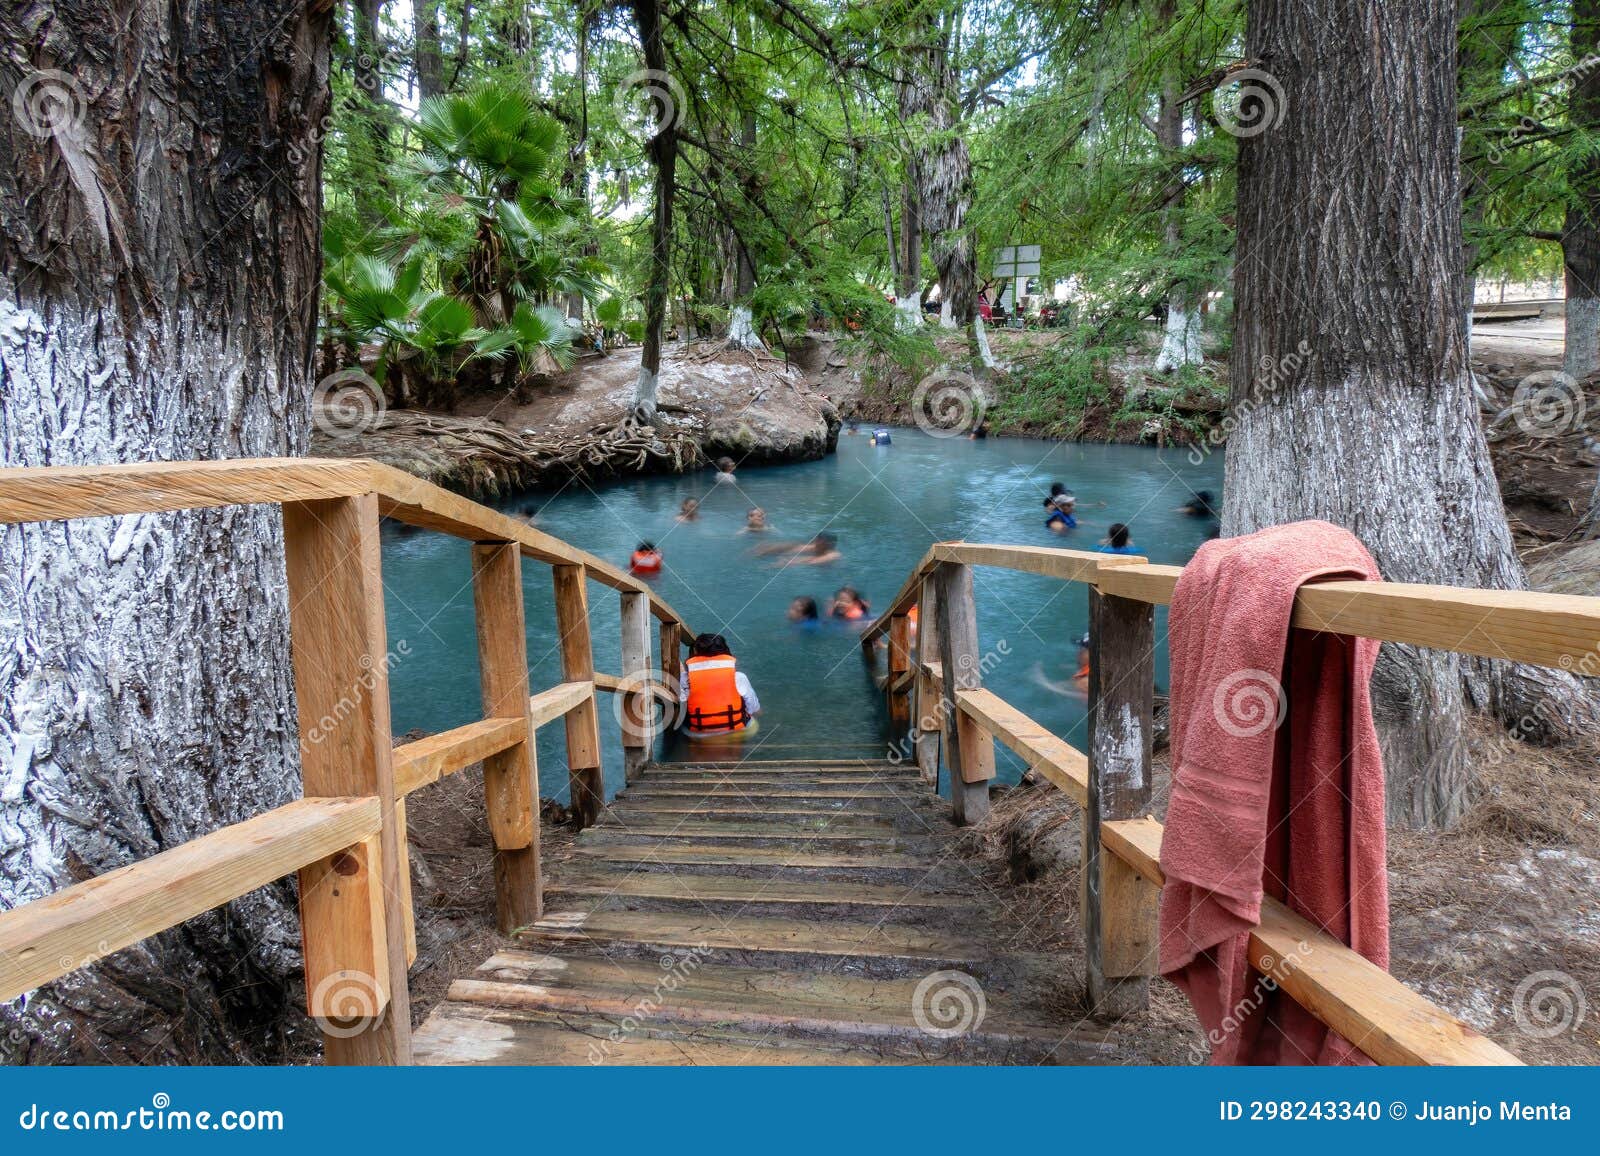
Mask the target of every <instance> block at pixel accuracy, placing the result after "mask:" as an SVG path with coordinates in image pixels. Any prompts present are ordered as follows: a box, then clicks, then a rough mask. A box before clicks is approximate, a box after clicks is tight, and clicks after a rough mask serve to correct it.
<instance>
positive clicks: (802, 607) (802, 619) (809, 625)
mask: <svg viewBox="0 0 1600 1156" xmlns="http://www.w3.org/2000/svg"><path fill="white" fill-rule="evenodd" d="M786 614H787V617H788V619H789V621H790V622H792V623H794V625H795V628H796V629H797V630H804V631H811V630H817V629H820V628H821V626H822V616H821V615H820V614H818V613H817V600H816V599H815V598H811V597H808V596H807V595H804V594H802V595H800V596H799V597H798V598H795V599H794V600H793V601H791V602H790V603H789V609H788V611H787V612H786Z"/></svg>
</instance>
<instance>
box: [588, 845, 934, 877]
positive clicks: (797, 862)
mask: <svg viewBox="0 0 1600 1156" xmlns="http://www.w3.org/2000/svg"><path fill="white" fill-rule="evenodd" d="M573 852H574V854H576V855H578V856H580V857H582V858H584V859H597V860H600V861H602V862H606V863H638V864H642V865H645V866H653V865H655V866H665V865H671V864H681V865H685V866H696V865H699V866H704V867H817V868H847V869H858V870H862V871H875V870H876V871H924V872H925V871H927V870H928V869H929V860H928V859H927V857H926V856H924V855H906V854H902V853H899V852H893V853H883V852H875V853H870V854H869V853H867V852H855V853H852V852H850V851H848V850H839V851H826V850H824V851H801V850H795V849H793V848H789V847H737V846H724V847H719V846H716V845H714V844H707V843H675V844H672V845H671V846H663V845H662V844H661V843H645V844H640V845H630V844H628V843H610V842H592V843H585V842H582V841H580V842H579V843H578V844H577V846H576V847H574V848H573Z"/></svg>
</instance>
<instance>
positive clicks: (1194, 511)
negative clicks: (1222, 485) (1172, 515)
mask: <svg viewBox="0 0 1600 1156" xmlns="http://www.w3.org/2000/svg"><path fill="white" fill-rule="evenodd" d="M1176 512H1177V513H1180V514H1187V515H1189V517H1191V518H1215V517H1216V516H1217V505H1216V499H1214V498H1213V497H1212V496H1211V491H1210V490H1196V491H1195V493H1194V497H1192V498H1190V499H1189V500H1188V501H1187V502H1185V503H1184V504H1183V505H1181V506H1178V507H1176Z"/></svg>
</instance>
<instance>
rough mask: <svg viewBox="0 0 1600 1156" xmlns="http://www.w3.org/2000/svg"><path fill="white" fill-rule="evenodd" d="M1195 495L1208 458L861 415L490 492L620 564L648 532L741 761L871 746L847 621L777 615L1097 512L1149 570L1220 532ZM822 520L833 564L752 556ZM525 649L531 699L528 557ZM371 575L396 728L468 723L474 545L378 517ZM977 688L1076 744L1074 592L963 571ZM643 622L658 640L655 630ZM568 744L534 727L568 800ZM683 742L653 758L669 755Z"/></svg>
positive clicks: (893, 584)
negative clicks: (730, 477)
mask: <svg viewBox="0 0 1600 1156" xmlns="http://www.w3.org/2000/svg"><path fill="white" fill-rule="evenodd" d="M1052 481H1061V482H1065V483H1066V484H1067V485H1068V486H1069V487H1071V488H1072V489H1073V490H1074V491H1075V493H1076V494H1077V497H1078V520H1079V526H1078V528H1077V529H1076V530H1072V531H1069V532H1068V533H1066V534H1065V535H1057V534H1054V533H1051V532H1050V531H1049V530H1047V529H1046V528H1045V526H1044V511H1043V509H1042V507H1041V503H1042V501H1043V497H1044V495H1045V494H1046V493H1047V492H1048V490H1049V486H1050V483H1051V482H1052ZM1197 490H1209V491H1211V492H1212V493H1214V494H1217V495H1219V496H1220V494H1221V490H1222V464H1221V457H1220V455H1214V456H1212V457H1211V458H1209V459H1207V460H1206V461H1205V462H1204V463H1202V464H1200V465H1198V466H1197V465H1194V464H1193V463H1192V462H1191V461H1190V456H1189V451H1187V450H1182V449H1172V450H1157V449H1151V448H1148V447H1142V446H1108V445H1082V444H1076V443H1063V442H1046V441H1038V440H1033V439H1029V438H988V439H986V440H983V441H967V440H965V439H963V438H935V437H930V436H928V435H926V434H924V433H922V432H921V431H919V430H915V429H899V428H896V429H895V430H894V431H893V440H892V444H890V445H888V446H874V445H872V444H870V442H869V438H868V436H867V430H866V429H865V428H863V429H862V430H861V432H860V433H858V434H856V435H854V436H841V437H840V439H839V450H838V453H837V454H834V455H831V456H829V457H828V458H826V459H824V460H822V461H817V462H807V463H803V464H800V465H789V466H775V467H768V468H764V469H753V468H746V469H741V470H739V471H738V473H737V475H736V478H735V480H734V481H732V482H721V483H719V482H717V481H715V479H714V476H713V474H712V473H711V472H710V471H705V472H701V473H696V474H691V475H686V476H659V477H643V478H637V479H633V480H631V481H625V482H618V483H613V484H608V485H603V486H594V487H591V486H586V485H583V484H581V483H573V484H570V485H568V486H567V487H566V488H564V489H562V490H561V491H559V492H549V491H543V492H535V493H530V494H526V495H523V496H521V497H519V498H516V499H514V500H511V501H507V502H505V503H502V504H501V508H503V509H505V510H507V511H508V512H520V511H524V510H527V511H536V514H537V518H538V525H539V527H540V528H541V529H543V530H545V531H547V532H549V533H551V534H554V535H556V536H557V537H560V538H563V539H565V540H566V541H568V542H571V543H572V544H574V545H576V546H580V547H582V548H584V549H586V550H589V551H591V552H592V553H594V554H597V555H599V556H600V557H602V558H606V559H608V560H611V561H613V562H615V563H617V564H619V565H626V563H627V560H628V555H629V553H630V552H631V551H632V549H633V547H634V546H635V545H636V544H637V543H638V542H639V541H640V540H641V539H650V540H653V541H654V542H656V543H657V544H658V545H659V546H660V547H661V549H662V552H663V554H664V555H665V559H666V569H665V572H664V573H663V574H662V575H661V576H660V577H659V578H657V579H655V580H654V581H655V585H656V588H657V589H658V591H659V592H660V593H661V594H662V595H663V596H664V597H665V598H666V599H667V600H668V601H669V602H670V603H671V604H672V606H673V607H674V608H675V609H676V610H677V611H678V612H679V613H680V614H682V615H683V616H684V617H685V618H687V619H688V621H689V624H690V626H691V628H692V629H693V630H695V631H707V630H715V631H718V632H720V633H722V634H723V635H725V636H726V637H727V639H728V641H729V642H730V643H731V644H732V646H733V650H734V653H735V654H736V655H737V657H738V659H739V666H740V669H741V670H743V671H744V672H745V673H746V674H747V675H748V676H749V678H750V680H751V682H752V684H753V685H754V687H755V690H756V692H757V694H758V695H759V696H760V699H761V703H762V707H763V712H762V714H761V719H760V723H761V725H760V728H759V731H758V733H757V734H756V735H754V736H752V737H751V738H750V739H748V740H746V742H745V744H744V746H745V747H747V748H748V750H749V754H750V756H751V757H755V758H773V759H776V758H792V757H811V756H823V755H831V756H835V757H840V756H846V757H853V756H857V755H863V756H865V755H871V756H877V757H881V756H882V755H883V754H884V752H885V747H886V742H885V738H884V716H883V707H882V696H881V695H879V694H876V693H874V692H873V691H872V688H871V684H870V682H869V676H868V673H867V670H866V668H865V666H864V664H863V662H862V658H861V647H860V644H859V642H858V640H857V637H856V634H855V633H854V631H853V630H852V629H851V627H850V626H848V625H847V624H845V623H842V622H840V623H835V622H824V623H823V624H822V626H821V627H820V628H819V629H813V630H800V629H796V628H795V627H794V626H793V625H792V624H791V623H790V622H789V621H788V620H787V618H786V617H785V610H786V608H787V607H788V605H789V603H790V600H791V599H793V598H795V597H796V596H800V595H805V596H809V597H812V598H815V599H816V600H817V602H818V604H819V605H821V606H823V607H824V610H825V608H826V603H827V600H828V599H829V598H830V597H831V596H832V595H833V593H834V592H835V591H836V590H837V589H838V588H839V587H840V586H842V585H845V584H847V583H848V584H850V585H852V586H854V587H855V588H856V589H857V590H859V591H860V592H861V593H862V595H863V596H864V597H865V598H866V599H867V601H868V602H869V603H871V604H872V605H873V607H874V608H875V609H877V608H881V607H883V606H884V605H886V604H887V603H888V601H889V600H890V599H891V598H893V597H894V594H895V592H896V591H897V590H898V589H899V588H900V584H901V583H902V582H903V581H904V579H905V576H906V574H907V573H908V572H909V571H910V568H911V567H912V566H914V565H915V564H916V563H917V561H918V560H919V559H920V558H921V557H922V555H923V554H924V553H925V552H926V550H927V548H928V546H929V544H930V543H931V542H934V541H936V540H939V539H956V538H966V539H968V540H971V541H975V542H998V543H1008V544H1012V543H1020V544H1033V545H1055V546H1065V547H1070V548H1074V549H1093V548H1094V547H1095V546H1096V545H1097V544H1098V543H1099V541H1100V540H1101V539H1102V538H1103V537H1104V536H1105V534H1106V529H1107V527H1108V526H1109V525H1110V524H1111V523H1112V522H1125V523H1127V524H1129V525H1130V526H1131V527H1132V531H1133V543H1134V545H1135V546H1137V547H1138V548H1139V551H1140V552H1141V553H1143V554H1145V555H1146V556H1147V557H1148V558H1149V559H1150V560H1151V561H1152V562H1166V563H1174V564H1179V565H1181V564H1182V563H1184V562H1186V561H1188V559H1189V558H1190V557H1191V556H1192V555H1193V553H1194V551H1195V550H1196V549H1197V548H1198V546H1199V545H1200V543H1201V542H1203V541H1204V540H1205V539H1206V537H1207V536H1208V534H1210V533H1211V532H1212V529H1213V525H1214V524H1213V523H1210V522H1207V521H1204V520H1200V519H1195V518H1191V517H1188V516H1186V515H1185V514H1182V513H1180V512H1177V510H1176V507H1178V506H1181V505H1182V504H1183V503H1184V502H1186V501H1188V500H1189V499H1190V497H1191V496H1192V494H1193V493H1194V492H1195V491H1197ZM685 498H696V499H699V500H700V502H701V513H700V517H699V519H698V520H697V521H693V522H688V523H681V522H678V521H677V520H676V513H677V511H678V508H679V505H680V503H681V502H682V501H683V499H685ZM752 506H760V507H761V508H762V509H764V510H765V511H766V513H767V519H768V522H769V524H770V525H771V527H772V529H771V530H770V531H768V532H767V533H766V534H749V533H740V529H741V527H742V526H743V525H744V522H745V516H746V512H747V511H748V510H749V509H750V507H752ZM819 532H827V533H830V534H833V535H835V536H836V537H837V539H838V549H839V551H840V552H841V554H842V557H841V558H840V559H839V560H837V561H835V562H831V563H828V564H825V565H820V566H801V565H789V566H784V565H782V564H780V563H779V562H777V561H775V560H774V559H773V558H772V557H766V556H760V555H758V554H757V553H756V547H757V546H758V545H760V544H762V543H769V542H775V541H798V540H802V539H807V538H809V537H810V536H811V535H813V534H816V533H819ZM523 574H524V582H525V585H526V587H527V621H528V654H529V661H530V668H531V681H532V687H533V689H534V690H535V691H538V690H541V689H543V688H545V687H547V686H550V685H552V684H554V683H557V682H560V681H561V665H560V655H559V652H558V649H557V646H556V637H555V629H554V608H553V601H554V600H553V593H552V588H551V580H550V571H549V568H548V567H547V566H544V565H542V564H538V563H533V562H530V561H528V560H526V559H525V560H524V562H523ZM383 578H384V588H385V591H386V595H387V607H388V627H389V646H390V652H391V654H392V655H393V656H394V659H393V666H392V668H391V672H390V679H391V693H392V698H393V714H394V729H395V731H396V733H403V732H405V731H407V730H409V729H412V728H421V729H423V730H426V731H429V732H433V731H440V730H446V729H448V728H450V727H454V726H460V725H462V724H463V723H467V722H471V721H473V720H475V719H477V718H479V717H481V709H480V701H479V693H478V669H477V649H476V635H475V632H474V626H473V608H472V585H471V573H470V562H469V558H468V546H467V544H466V543H464V542H460V541H457V540H455V539H453V538H449V537H446V536H444V535H439V534H430V533H425V532H424V533H417V532H410V531H406V530H403V529H401V528H397V527H393V526H386V528H385V532H384V550H383ZM974 578H975V583H974V588H975V593H976V597H977V606H978V624H979V634H980V645H981V648H982V650H983V651H984V652H985V654H986V656H987V662H986V663H985V666H986V669H987V670H988V674H987V675H986V677H985V685H986V686H988V687H990V688H992V689H993V690H995V692H996V693H998V694H1000V695H1001V696H1002V697H1003V698H1005V699H1006V700H1007V701H1009V702H1011V703H1012V704H1014V705H1015V706H1017V707H1018V708H1019V709H1021V710H1023V711H1024V712H1026V713H1027V714H1029V715H1031V716H1033V717H1034V718H1035V719H1036V720H1038V721H1039V722H1041V723H1043V724H1044V725H1045V726H1047V727H1049V728H1050V729H1051V730H1052V731H1054V732H1055V733H1057V734H1060V735H1062V736H1063V737H1065V738H1066V739H1067V740H1068V741H1070V742H1072V743H1073V744H1074V745H1075V746H1079V747H1080V748H1081V746H1082V743H1083V713H1084V712H1083V706H1084V704H1083V700H1082V698H1081V697H1079V696H1078V695H1077V694H1076V693H1074V688H1073V684H1072V673H1073V669H1074V666H1075V659H1076V647H1075V640H1076V639H1077V638H1078V637H1079V636H1081V635H1082V634H1083V632H1084V630H1085V629H1086V621H1085V619H1086V613H1087V595H1086V593H1085V590H1084V588H1083V587H1082V586H1080V585H1077V584H1072V583H1065V582H1059V581H1056V580H1054V579H1050V578H1044V577H1040V576H1037V575H1030V574H1019V573H1013V572H1010V571H1003V570H994V569H985V568H978V569H975V570H974ZM589 600H590V614H591V621H592V623H593V630H594V650H595V666H596V669H597V670H600V671H606V672H611V673H616V672H618V671H619V669H620V653H619V652H620V638H619V631H620V626H619V614H618V604H617V595H616V592H615V591H612V590H610V589H609V588H607V587H604V586H600V585H598V584H595V583H591V584H590V586H589ZM1156 629H1157V637H1158V640H1163V641H1162V645H1161V649H1160V653H1159V654H1158V656H1157V671H1156V680H1157V685H1158V686H1159V687H1161V688H1162V689H1165V687H1166V685H1167V662H1166V650H1165V645H1164V639H1165V635H1166V615H1165V610H1164V609H1163V610H1160V611H1158V617H1157V621H1156ZM652 633H653V632H652ZM613 697H614V696H611V695H604V694H603V695H601V696H600V720H601V741H602V745H603V748H604V750H605V756H606V757H605V763H606V767H605V772H606V785H607V789H608V793H609V792H611V791H615V790H616V789H618V788H619V787H620V786H621V780H622V769H621V752H620V734H619V729H618V725H617V722H616V719H615V717H614V713H613V709H612V699H613ZM563 743H564V736H563V731H562V727H561V726H560V725H559V724H557V725H554V726H550V727H546V728H544V729H543V730H541V732H540V736H539V765H540V768H541V784H540V792H541V794H543V795H545V796H547V797H554V798H557V799H561V800H563V801H565V799H566V797H567V783H566V773H565V770H564V762H565V760H564V753H563ZM690 745H691V744H686V743H683V742H681V741H680V742H679V743H677V744H676V745H675V746H674V747H672V748H669V749H668V751H667V752H666V754H667V756H668V757H683V756H682V750H681V748H683V747H686V746H690ZM999 761H1000V781H1002V782H1014V781H1015V780H1016V778H1017V776H1018V775H1019V773H1020V771H1021V767H1020V764H1019V763H1018V761H1017V760H1016V759H1014V758H1013V757H1012V756H1011V755H1010V753H1009V752H1007V751H1005V750H1004V749H1002V750H1001V751H1000V755H999Z"/></svg>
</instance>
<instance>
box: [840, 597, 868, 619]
mask: <svg viewBox="0 0 1600 1156" xmlns="http://www.w3.org/2000/svg"><path fill="white" fill-rule="evenodd" d="M866 613H867V608H866V607H865V606H863V605H861V603H860V601H856V602H852V603H850V605H849V606H840V607H838V608H836V609H835V610H834V612H833V616H834V617H835V618H843V619H845V620H846V621H848V622H854V621H855V620H856V619H858V618H864V617H866Z"/></svg>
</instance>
